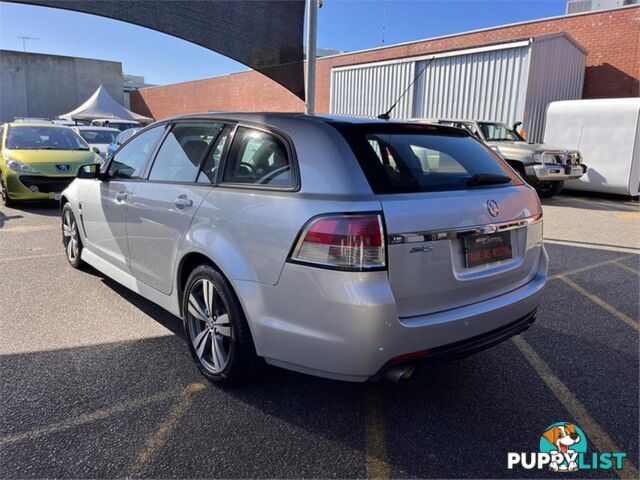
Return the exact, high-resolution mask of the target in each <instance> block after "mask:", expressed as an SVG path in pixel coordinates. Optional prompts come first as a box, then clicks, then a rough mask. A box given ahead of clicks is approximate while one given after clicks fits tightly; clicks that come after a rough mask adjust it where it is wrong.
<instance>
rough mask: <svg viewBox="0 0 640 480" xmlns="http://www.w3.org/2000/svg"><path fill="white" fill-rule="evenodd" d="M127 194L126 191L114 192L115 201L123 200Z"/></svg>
mask: <svg viewBox="0 0 640 480" xmlns="http://www.w3.org/2000/svg"><path fill="white" fill-rule="evenodd" d="M128 196H129V194H128V193H127V192H118V193H116V202H124V201H125V200H126V199H127V197H128Z"/></svg>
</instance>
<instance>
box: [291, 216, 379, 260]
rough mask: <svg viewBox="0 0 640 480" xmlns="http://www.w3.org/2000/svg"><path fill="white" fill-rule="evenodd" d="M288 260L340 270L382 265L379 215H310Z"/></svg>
mask: <svg viewBox="0 0 640 480" xmlns="http://www.w3.org/2000/svg"><path fill="white" fill-rule="evenodd" d="M291 260H292V261H294V262H300V263H308V264H313V265H318V266H324V267H328V268H335V269H340V270H358V271H360V270H369V269H380V268H384V267H385V243H384V231H383V228H382V218H381V217H380V215H378V214H352V215H327V216H322V217H318V218H314V219H313V220H311V221H310V222H309V223H308V224H307V226H306V227H305V228H304V229H303V230H302V233H301V235H300V238H299V240H298V243H297V244H296V247H295V248H294V250H293V253H292V255H291Z"/></svg>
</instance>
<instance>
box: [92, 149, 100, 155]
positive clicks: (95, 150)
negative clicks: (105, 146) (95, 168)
mask: <svg viewBox="0 0 640 480" xmlns="http://www.w3.org/2000/svg"><path fill="white" fill-rule="evenodd" d="M91 151H92V152H93V153H95V154H97V155H100V149H99V148H98V147H91Z"/></svg>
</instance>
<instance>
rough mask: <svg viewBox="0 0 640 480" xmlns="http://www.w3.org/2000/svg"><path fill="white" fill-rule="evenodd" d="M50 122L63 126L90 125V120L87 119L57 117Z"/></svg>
mask: <svg viewBox="0 0 640 480" xmlns="http://www.w3.org/2000/svg"><path fill="white" fill-rule="evenodd" d="M51 123H55V124H56V125H64V126H65V127H84V126H88V125H91V122H89V121H88V120H80V119H77V120H64V119H60V118H57V119H55V120H51Z"/></svg>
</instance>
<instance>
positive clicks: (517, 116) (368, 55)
mask: <svg viewBox="0 0 640 480" xmlns="http://www.w3.org/2000/svg"><path fill="white" fill-rule="evenodd" d="M548 34H557V35H556V36H553V35H551V36H548ZM545 38H546V39H548V40H544V39H545ZM552 39H553V40H552ZM545 41H548V42H551V43H548V44H549V45H551V44H552V43H553V44H554V45H556V46H559V48H561V49H562V51H563V52H564V53H562V55H560V52H548V53H549V55H548V56H547V58H544V59H542V60H541V62H538V61H534V60H535V57H536V51H538V52H542V50H543V49H538V47H537V46H536V45H538V46H539V45H540V44H541V43H544V42H545ZM518 42H524V43H518ZM639 52H640V6H637V5H635V6H634V5H632V6H626V7H622V8H616V9H613V10H599V11H587V12H583V13H577V14H571V15H562V16H558V17H553V18H546V19H539V20H531V21H527V22H520V23H515V24H510V25H503V26H499V27H495V28H487V29H481V30H474V31H470V32H463V33H459V34H453V35H445V36H441V37H436V38H430V39H425V40H418V41H412V42H406V43H402V44H397V45H389V46H384V47H378V48H372V49H367V50H362V51H358V52H350V53H344V54H339V55H331V56H327V57H324V58H320V59H318V62H317V77H316V110H317V111H318V112H320V113H328V112H331V111H334V112H340V113H358V114H367V115H370V114H373V113H376V114H377V113H380V111H379V110H380V106H381V105H383V104H385V106H386V107H387V108H388V106H390V104H389V103H388V101H389V99H390V98H391V97H393V94H395V93H398V91H400V90H399V88H398V87H397V86H395V87H390V89H389V90H388V91H387V97H384V99H383V100H385V101H386V102H384V101H383V102H381V103H380V104H367V101H366V98H364V97H362V96H359V95H361V93H358V91H357V90H354V89H351V90H350V94H352V98H350V99H348V100H345V98H344V97H340V96H339V95H342V94H343V93H345V94H346V93H347V92H346V91H344V90H340V93H339V92H338V90H336V89H341V88H342V87H341V86H340V83H339V82H340V81H341V78H346V76H347V73H346V72H348V71H352V72H360V73H363V72H364V71H365V70H366V69H367V68H374V69H375V68H378V67H376V65H378V66H382V65H387V66H389V65H394V67H393V68H396V69H397V72H396V74H395V75H394V78H393V81H394V82H397V84H398V85H400V84H402V85H408V82H409V81H410V80H411V79H412V73H415V72H416V71H419V69H420V65H419V64H420V62H425V61H428V60H429V59H430V58H432V57H434V56H436V57H438V58H437V59H436V60H434V63H433V65H432V66H430V67H429V69H430V72H425V73H428V75H427V76H425V78H423V79H421V80H420V81H419V82H417V84H416V86H415V87H414V92H413V94H412V95H411V97H410V98H409V99H405V100H403V102H404V103H403V104H402V105H401V106H400V107H399V108H400V109H401V111H402V112H403V115H404V114H406V115H408V116H443V115H444V116H465V115H472V116H479V115H481V116H483V117H484V116H489V117H495V116H498V118H499V119H503V120H505V121H511V120H521V121H525V124H527V123H528V124H529V125H530V127H533V130H532V132H533V133H534V138H537V137H538V136H540V135H541V129H542V127H543V126H542V125H541V121H540V117H541V116H543V115H544V111H545V109H546V104H547V102H550V101H553V100H561V99H568V98H624V97H635V96H638V95H640V81H639V78H640V53H639ZM489 58H492V59H493V60H491V62H489V63H493V65H494V66H496V65H501V68H506V69H508V70H509V72H510V74H511V75H512V78H511V80H510V81H511V82H512V83H511V84H509V85H506V86H503V87H501V86H500V85H492V87H494V88H493V90H487V91H486V92H485V94H483V95H482V96H481V97H477V98H476V100H477V102H479V103H482V105H480V104H479V103H476V104H475V105H465V104H468V103H469V95H471V93H473V91H472V90H470V87H468V88H467V89H466V90H465V89H462V90H460V89H457V90H456V91H454V90H452V89H451V88H450V89H449V90H448V95H449V96H448V97H446V98H443V97H442V92H441V91H440V90H437V87H436V86H435V85H434V81H437V78H436V77H438V75H440V76H439V77H438V78H440V80H442V79H445V78H446V75H449V78H451V77H450V76H451V75H453V74H454V73H455V68H458V67H460V66H461V63H456V62H462V63H464V64H465V67H464V68H465V69H468V70H475V71H481V70H480V69H481V68H482V65H483V62H485V61H489V60H488V59H489ZM453 59H456V60H455V61H454V60H453ZM463 60H464V61H463ZM385 62H386V63H385ZM465 62H466V63H465ZM509 62H511V63H512V65H510V66H509ZM567 62H568V63H569V64H565V63H567ZM421 65H424V64H421ZM456 65H458V67H456ZM581 65H584V68H582V67H581ZM385 68H387V67H385ZM388 68H391V67H388ZM403 69H404V70H403ZM438 69H439V70H438ZM452 69H453V70H452ZM460 71H462V70H460ZM483 75H485V74H483ZM495 75H496V74H495V73H494V74H493V77H492V76H491V75H490V74H488V73H487V74H486V76H485V78H486V79H487V80H489V79H491V78H493V79H495V78H496V77H495ZM549 75H550V76H551V77H553V78H556V80H558V81H559V82H560V83H561V85H558V84H557V85H555V86H554V87H553V88H551V92H545V91H544V89H545V88H546V87H547V86H548V85H549V81H547V76H549ZM565 75H566V77H565ZM516 77H517V80H516ZM503 78H505V77H503ZM525 78H526V79H528V80H529V82H526V83H523V82H524V79H525ZM332 79H333V82H332ZM469 81H472V80H469ZM531 81H535V82H536V84H535V85H533V86H534V87H535V88H533V89H532V88H531V87H532V86H531ZM513 82H517V83H518V88H514V87H515V83H513ZM332 83H333V87H332ZM427 83H429V85H427ZM442 85H444V84H442ZM332 88H333V90H332ZM505 88H508V89H510V90H509V92H507V91H506V90H505ZM501 89H502V90H501ZM465 92H466V93H465ZM376 94H380V95H382V93H381V92H378V91H376ZM530 94H531V95H534V97H535V99H529V98H528V95H530ZM353 95H355V98H354V97H353ZM420 95H427V96H428V98H425V99H424V100H420V98H421V97H420ZM465 95H467V96H465ZM348 102H360V107H359V108H361V110H353V105H352V103H348ZM429 102H431V103H429ZM445 102H446V108H445V106H444V103H445ZM374 107H375V108H374ZM365 108H366V110H362V109H365ZM131 109H132V110H134V111H136V112H138V113H141V114H143V115H147V116H151V117H154V118H156V119H161V118H165V117H168V116H171V115H177V114H183V113H192V112H201V111H207V110H215V111H256V110H257V111H303V110H304V104H303V102H302V101H301V100H299V99H298V98H297V97H295V96H294V95H293V94H291V93H289V92H288V91H287V90H285V89H284V88H283V87H281V86H280V85H278V84H276V83H275V82H273V81H271V80H269V79H268V78H266V77H264V76H263V75H261V74H259V73H258V72H255V71H246V72H239V73H234V74H230V75H224V76H219V77H213V78H207V79H202V80H195V81H189V82H182V83H177V84H172V85H164V86H158V87H151V88H142V89H140V90H137V91H135V92H131ZM403 109H404V110H403ZM498 109H506V111H504V110H503V111H502V112H501V113H500V112H498ZM525 117H527V118H525ZM485 119H487V120H495V119H497V118H485Z"/></svg>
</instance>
